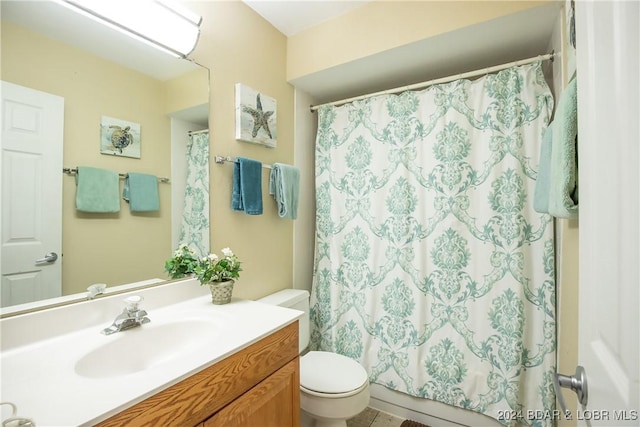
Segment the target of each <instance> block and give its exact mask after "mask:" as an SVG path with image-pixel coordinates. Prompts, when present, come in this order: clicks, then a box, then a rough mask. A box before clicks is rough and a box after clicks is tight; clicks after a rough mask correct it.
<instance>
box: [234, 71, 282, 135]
mask: <svg viewBox="0 0 640 427" xmlns="http://www.w3.org/2000/svg"><path fill="white" fill-rule="evenodd" d="M277 136H278V128H277V120H276V100H275V99H273V98H271V97H269V96H267V95H265V94H263V93H260V92H258V91H257V90H255V89H252V88H250V87H248V86H245V85H243V84H242V83H236V139H238V140H240V141H245V142H252V143H255V144H262V145H265V146H267V147H272V148H274V147H275V146H276V144H277Z"/></svg>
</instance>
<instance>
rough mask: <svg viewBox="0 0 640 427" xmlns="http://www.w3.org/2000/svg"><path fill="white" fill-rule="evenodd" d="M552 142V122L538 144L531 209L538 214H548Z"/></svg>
mask: <svg viewBox="0 0 640 427" xmlns="http://www.w3.org/2000/svg"><path fill="white" fill-rule="evenodd" d="M552 140H553V122H551V123H549V126H547V128H546V129H545V131H544V135H543V136H542V144H540V163H539V166H538V178H537V179H536V189H535V192H534V194H533V209H534V210H535V211H536V212H540V213H549V180H550V176H549V172H550V171H549V169H550V167H551V144H552V142H553V141H552Z"/></svg>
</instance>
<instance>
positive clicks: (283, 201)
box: [269, 163, 300, 219]
mask: <svg viewBox="0 0 640 427" xmlns="http://www.w3.org/2000/svg"><path fill="white" fill-rule="evenodd" d="M299 189H300V170H299V169H298V168H297V167H295V166H290V165H285V164H282V163H274V164H273V165H272V167H271V175H270V176H269V194H271V195H273V198H274V199H275V200H276V203H277V204H278V215H279V216H280V218H285V219H296V218H297V217H298V194H299V191H300V190H299Z"/></svg>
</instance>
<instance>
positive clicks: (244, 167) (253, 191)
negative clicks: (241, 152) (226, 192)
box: [231, 157, 262, 215]
mask: <svg viewBox="0 0 640 427" xmlns="http://www.w3.org/2000/svg"><path fill="white" fill-rule="evenodd" d="M231 209H233V210H234V211H244V213H246V214H247V215H262V162H259V161H257V160H253V159H247V158H246V157H238V159H237V161H236V162H235V164H234V165H233V194H232V199H231Z"/></svg>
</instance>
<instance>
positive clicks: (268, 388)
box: [204, 360, 300, 427]
mask: <svg viewBox="0 0 640 427" xmlns="http://www.w3.org/2000/svg"><path fill="white" fill-rule="evenodd" d="M298 372H299V369H298V360H292V361H291V362H289V363H288V364H286V365H285V366H284V367H282V368H280V369H279V370H278V371H276V372H275V373H273V374H271V376H269V377H267V378H266V379H265V380H263V381H262V382H261V383H260V384H258V385H257V386H255V387H253V388H252V389H251V390H249V391H248V392H246V393H245V394H243V395H242V396H240V397H239V398H237V399H236V400H234V401H233V402H231V403H230V404H229V405H227V406H225V407H224V408H223V409H221V410H220V411H219V412H218V413H217V414H215V415H214V416H213V417H211V418H209V419H208V420H207V421H205V423H204V427H241V426H262V427H294V426H296V427H297V426H298V425H299V422H298V419H299V416H300V414H299V412H300V379H299V377H298V375H299V374H298Z"/></svg>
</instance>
